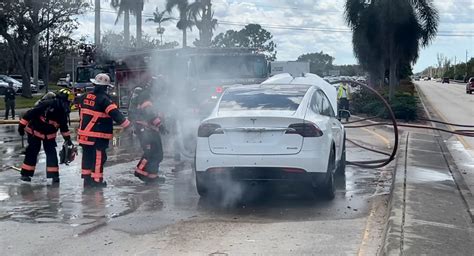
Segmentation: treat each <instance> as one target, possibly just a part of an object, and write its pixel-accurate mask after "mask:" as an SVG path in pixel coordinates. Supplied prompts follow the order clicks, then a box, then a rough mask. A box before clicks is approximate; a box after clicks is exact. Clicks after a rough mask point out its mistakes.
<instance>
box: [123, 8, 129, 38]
mask: <svg viewBox="0 0 474 256" xmlns="http://www.w3.org/2000/svg"><path fill="white" fill-rule="evenodd" d="M123 40H124V43H125V46H126V47H129V46H130V10H125V11H124V14H123Z"/></svg>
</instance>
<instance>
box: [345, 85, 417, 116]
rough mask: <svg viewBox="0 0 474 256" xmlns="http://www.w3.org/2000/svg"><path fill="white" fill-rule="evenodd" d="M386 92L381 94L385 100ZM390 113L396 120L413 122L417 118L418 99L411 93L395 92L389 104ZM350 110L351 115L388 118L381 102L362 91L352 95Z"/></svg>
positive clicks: (369, 93) (367, 92)
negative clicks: (358, 114) (391, 112)
mask: <svg viewBox="0 0 474 256" xmlns="http://www.w3.org/2000/svg"><path fill="white" fill-rule="evenodd" d="M387 94H388V93H387V92H382V96H384V97H385V98H387V97H386V96H387ZM390 106H391V107H392V111H393V113H394V114H395V117H396V118H397V119H402V120H405V121H413V120H416V119H417V118H418V97H417V96H416V95H412V93H411V92H397V93H396V94H395V97H394V99H393V100H392V102H390ZM351 110H352V112H353V113H355V114H357V113H363V114H367V115H369V116H378V117H381V118H389V114H388V111H387V110H386V109H385V107H384V104H383V102H382V101H381V100H380V99H379V98H378V97H377V96H375V95H373V94H372V93H371V92H369V91H366V90H363V91H361V92H359V93H354V94H353V99H352V104H351Z"/></svg>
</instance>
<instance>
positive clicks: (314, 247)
mask: <svg viewBox="0 0 474 256" xmlns="http://www.w3.org/2000/svg"><path fill="white" fill-rule="evenodd" d="M388 135H389V133H387V132H384V131H377V130H373V129H370V130H369V129H365V130H356V131H349V134H348V137H349V138H352V139H354V140H357V141H358V142H359V143H365V144H366V145H367V144H369V145H373V146H375V147H377V148H379V149H384V150H389V145H387V143H388V142H389V141H388V140H386V139H382V138H384V137H388ZM0 151H1V152H2V158H1V159H0V163H1V166H2V167H1V169H0V254H1V255H33V254H35V255H49V256H50V255H90V254H94V253H99V254H102V255H106V254H113V255H130V254H133V255H157V254H159V255H249V254H258V255H262V254H263V255H302V254H305V255H307V254H313V255H314V254H319V255H356V254H359V255H374V254H375V253H376V251H377V249H378V246H379V243H380V241H381V235H382V231H383V228H384V220H385V217H384V214H385V210H386V209H385V207H386V199H387V194H388V193H389V191H390V184H391V167H389V168H384V169H381V170H369V169H360V168H354V167H348V168H347V171H346V172H347V174H346V176H345V177H338V178H337V194H336V198H335V199H334V200H333V201H325V200H324V199H319V198H317V199H308V198H306V197H305V191H304V190H301V189H299V188H294V187H293V188H286V187H276V188H275V187H268V186H264V187H257V188H253V189H251V190H250V191H251V193H245V194H244V193H239V192H238V191H239V189H238V188H239V187H238V186H239V185H238V184H231V185H230V186H229V191H230V192H229V193H226V194H225V195H223V197H222V198H223V199H221V200H215V201H214V200H202V199H200V198H199V196H198V195H197V193H196V190H195V185H194V177H193V174H192V171H191V168H190V166H189V163H185V164H184V165H182V166H179V165H178V166H176V165H175V163H174V162H173V160H171V159H170V157H169V156H168V157H166V158H165V160H164V162H163V164H162V167H161V170H162V172H163V173H164V176H165V177H166V181H165V183H164V184H159V185H155V186H146V185H143V184H142V183H141V182H140V181H138V180H137V179H136V178H135V177H133V175H132V171H133V167H134V166H135V165H136V162H137V161H136V160H134V159H135V158H136V155H137V153H139V152H140V150H139V149H137V148H136V145H135V142H134V140H133V139H132V140H130V139H118V138H117V139H115V140H114V143H113V144H112V147H111V148H110V151H109V152H110V158H109V159H110V162H109V167H107V168H106V170H105V178H106V180H107V181H108V183H109V186H108V187H107V188H105V189H103V190H92V191H84V190H83V188H82V184H81V179H80V167H79V164H80V161H78V160H76V161H75V162H73V163H72V164H71V165H69V166H61V169H60V172H61V174H60V175H61V184H60V186H59V187H54V186H51V185H50V184H49V183H48V182H47V181H46V179H45V178H44V177H45V173H44V171H43V170H42V169H44V161H45V159H44V155H41V157H40V160H39V164H38V166H37V167H38V173H37V174H36V176H35V177H34V179H33V181H32V183H31V184H24V183H21V182H20V181H19V180H18V177H19V174H18V173H17V172H16V171H14V170H12V169H10V168H9V166H12V165H13V166H19V165H20V162H21V160H22V155H21V151H22V149H21V144H20V140H19V139H18V137H17V136H16V134H15V127H14V126H0ZM374 158H380V156H379V155H374V154H372V153H368V152H366V151H364V150H360V149H358V148H355V147H353V146H352V145H348V159H349V160H367V159H374ZM236 186H237V187H236Z"/></svg>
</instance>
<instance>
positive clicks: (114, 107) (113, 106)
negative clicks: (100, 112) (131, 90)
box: [105, 104, 118, 115]
mask: <svg viewBox="0 0 474 256" xmlns="http://www.w3.org/2000/svg"><path fill="white" fill-rule="evenodd" d="M117 108H118V107H117V105H115V104H110V105H109V106H108V107H107V108H106V109H105V113H106V114H107V115H108V114H109V113H110V111H112V110H114V109H117Z"/></svg>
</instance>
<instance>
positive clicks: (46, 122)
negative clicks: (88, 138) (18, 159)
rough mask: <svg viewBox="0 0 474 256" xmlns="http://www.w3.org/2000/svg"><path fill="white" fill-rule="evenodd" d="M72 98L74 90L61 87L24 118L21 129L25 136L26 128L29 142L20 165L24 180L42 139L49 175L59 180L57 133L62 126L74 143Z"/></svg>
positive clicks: (28, 178)
mask: <svg viewBox="0 0 474 256" xmlns="http://www.w3.org/2000/svg"><path fill="white" fill-rule="evenodd" d="M49 95H51V94H49ZM73 98H74V95H73V94H72V92H71V91H69V90H67V89H61V90H60V91H58V92H57V93H55V94H54V96H53V97H50V96H49V97H44V98H43V99H42V100H40V101H38V102H37V103H36V104H35V106H34V107H33V108H32V109H30V110H29V111H27V112H26V113H25V114H24V115H23V117H22V118H21V120H20V124H19V126H18V133H19V134H20V135H21V136H22V137H23V136H24V134H25V132H26V133H27V134H28V146H27V148H26V152H25V159H24V161H23V165H22V166H21V180H23V181H27V182H29V181H31V177H32V176H33V174H34V172H35V168H36V162H37V158H38V153H39V151H40V149H41V143H43V148H44V152H45V154H46V177H47V178H51V179H52V182H53V183H59V167H58V155H57V153H56V134H57V132H58V129H59V130H60V131H61V133H62V136H63V137H64V140H65V142H66V143H68V144H69V143H70V144H72V142H71V133H70V132H69V128H68V115H69V107H70V104H71V101H72V100H73Z"/></svg>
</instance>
